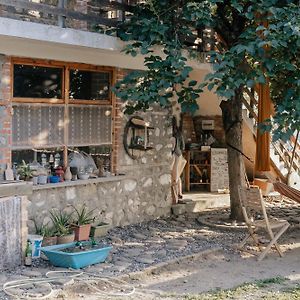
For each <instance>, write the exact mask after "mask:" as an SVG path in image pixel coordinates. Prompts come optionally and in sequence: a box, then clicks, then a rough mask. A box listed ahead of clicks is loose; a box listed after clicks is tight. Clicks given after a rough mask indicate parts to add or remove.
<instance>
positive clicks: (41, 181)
mask: <svg viewBox="0 0 300 300" xmlns="http://www.w3.org/2000/svg"><path fill="white" fill-rule="evenodd" d="M47 179H48V176H47V175H39V176H38V184H46V183H47Z"/></svg>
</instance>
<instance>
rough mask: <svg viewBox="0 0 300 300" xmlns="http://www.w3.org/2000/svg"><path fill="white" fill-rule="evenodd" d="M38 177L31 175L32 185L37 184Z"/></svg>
mask: <svg viewBox="0 0 300 300" xmlns="http://www.w3.org/2000/svg"><path fill="white" fill-rule="evenodd" d="M38 179H39V177H38V176H33V177H32V184H33V185H37V184H38Z"/></svg>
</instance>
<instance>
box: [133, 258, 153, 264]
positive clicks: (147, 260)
mask: <svg viewBox="0 0 300 300" xmlns="http://www.w3.org/2000/svg"><path fill="white" fill-rule="evenodd" d="M135 261H136V262H139V263H142V264H153V263H154V262H155V259H153V258H152V257H149V256H141V257H137V258H136V259H135Z"/></svg>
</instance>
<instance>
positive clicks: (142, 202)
mask: <svg viewBox="0 0 300 300" xmlns="http://www.w3.org/2000/svg"><path fill="white" fill-rule="evenodd" d="M139 116H142V117H144V119H145V120H147V121H149V122H150V123H151V125H152V126H153V127H155V129H154V130H153V131H152V133H150V141H151V143H152V146H153V147H154V149H153V150H151V151H147V152H145V155H144V156H142V157H141V158H140V159H138V160H132V159H131V158H130V157H129V156H128V155H127V154H126V153H125V150H124V147H123V145H122V143H121V141H122V138H123V136H122V135H123V128H124V125H125V124H126V121H127V120H126V119H127V118H125V117H124V118H123V119H122V120H119V121H120V128H119V130H118V132H119V135H118V137H117V138H116V139H117V140H118V149H117V151H116V152H117V153H118V155H117V157H118V162H117V166H116V168H117V171H118V172H120V173H124V174H125V176H123V177H122V176H117V177H111V178H106V180H111V181H104V182H101V179H95V180H87V181H84V184H79V183H80V182H78V181H77V183H76V185H73V186H72V183H70V184H65V185H64V184H57V185H54V187H51V188H50V186H38V187H35V188H34V191H33V194H32V196H31V197H30V199H29V207H28V212H29V219H30V221H29V230H30V231H31V232H32V231H33V229H34V223H33V220H34V219H35V220H36V221H38V222H39V223H40V222H42V221H44V223H47V222H49V221H50V218H49V210H51V209H60V210H62V209H66V210H71V209H72V207H71V205H75V206H80V205H82V204H86V205H87V206H88V207H89V208H90V209H92V208H95V214H96V215H97V216H98V219H99V220H101V221H106V222H109V223H110V224H111V225H112V226H119V225H127V224H133V223H138V222H141V221H144V220H150V219H154V218H158V217H160V216H165V215H169V214H170V207H171V202H172V200H171V193H170V181H171V175H170V162H171V159H172V157H171V147H172V145H171V143H170V138H171V135H172V130H171V126H170V125H171V122H170V120H169V117H168V115H167V113H166V112H161V111H157V112H151V113H147V114H139ZM99 181H100V182H99ZM82 183H83V182H82ZM52 186H53V185H52Z"/></svg>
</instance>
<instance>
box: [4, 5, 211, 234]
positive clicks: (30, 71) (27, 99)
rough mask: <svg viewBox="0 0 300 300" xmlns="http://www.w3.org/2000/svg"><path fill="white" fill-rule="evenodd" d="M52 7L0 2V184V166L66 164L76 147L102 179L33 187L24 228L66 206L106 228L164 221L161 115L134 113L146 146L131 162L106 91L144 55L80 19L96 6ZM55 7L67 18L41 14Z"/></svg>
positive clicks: (166, 178) (165, 118)
mask: <svg viewBox="0 0 300 300" xmlns="http://www.w3.org/2000/svg"><path fill="white" fill-rule="evenodd" d="M54 2H55V1H54ZM54 2H53V1H52V2H51V1H32V2H28V3H26V4H24V1H20V2H19V3H18V4H17V5H16V7H12V6H11V5H10V4H9V2H7V1H0V4H2V5H1V8H0V9H1V10H0V11H1V14H0V15H1V17H0V74H1V75H0V77H1V89H0V116H1V117H0V131H1V132H0V133H1V137H0V148H1V153H0V165H1V169H2V170H1V174H2V179H3V173H4V171H5V169H6V167H7V165H10V166H13V165H14V164H15V165H16V164H18V165H19V164H20V163H22V161H23V160H24V161H25V162H26V163H32V162H34V163H36V162H37V163H39V164H40V165H43V164H50V163H52V164H54V165H55V167H56V166H57V165H61V166H67V165H68V157H69V156H70V154H71V153H74V151H77V150H84V151H85V152H87V153H89V154H90V155H91V156H92V157H93V158H94V159H95V162H96V160H97V159H99V160H101V161H102V163H103V164H104V165H105V166H104V167H105V172H106V173H105V175H107V176H104V177H103V176H102V177H98V178H93V179H86V180H77V181H64V182H60V183H47V184H43V185H42V184H38V185H33V186H32V194H31V195H30V196H28V205H27V207H28V227H29V231H31V232H32V231H33V229H34V221H37V222H44V223H45V224H46V223H48V222H49V221H50V219H49V211H50V210H51V209H60V210H63V209H66V210H68V209H70V206H71V205H75V206H79V205H82V204H85V205H87V206H88V207H89V208H97V212H98V214H99V215H98V219H99V221H105V222H108V223H110V224H111V225H113V226H118V225H125V224H130V223H136V222H140V221H143V220H148V219H153V218H157V217H161V216H165V215H169V214H170V212H171V204H172V200H171V193H170V181H171V175H170V173H171V170H170V165H171V161H172V151H171V150H172V144H171V137H172V124H171V119H170V114H169V112H168V111H164V110H161V109H160V108H158V107H157V108H156V107H154V108H153V110H152V111H151V112H149V113H141V114H139V117H142V118H143V120H144V121H145V122H146V123H148V124H150V126H151V127H152V129H151V130H149V133H148V135H149V137H148V142H149V145H150V146H151V147H150V148H152V149H151V150H149V151H137V152H138V153H139V154H138V159H132V157H130V156H129V155H128V153H126V151H125V149H124V140H125V139H126V138H124V128H125V126H126V124H127V122H128V120H129V118H130V117H129V116H124V115H123V114H122V105H123V104H122V103H121V102H120V101H119V99H117V98H116V97H115V95H114V94H113V93H112V91H111V89H112V87H113V85H114V83H115V82H117V81H118V80H120V79H122V78H123V76H124V75H125V74H126V73H127V72H129V71H130V70H133V69H143V58H142V57H137V58H133V57H130V56H127V55H125V54H123V53H122V52H121V50H122V48H123V46H124V44H123V43H122V42H121V41H120V40H118V39H117V38H116V37H113V36H108V35H105V34H101V33H99V32H92V31H93V29H94V27H93V26H92V25H91V24H90V23H89V21H88V20H89V18H91V19H92V20H94V19H93V18H96V17H95V14H94V13H93V10H96V11H97V10H98V11H99V9H100V8H101V7H99V4H95V3H96V2H95V1H87V0H84V1H83V0H80V1H79V0H77V1H70V2H69V5H70V6H66V7H64V8H61V7H56V6H53V3H54ZM94 2H95V3H94ZM59 3H60V2H59ZM97 5H98V6H97ZM124 7H125V8H128V7H127V6H124ZM118 8H120V7H119V6H116V7H112V8H111V7H109V8H108V9H107V11H106V12H105V13H102V17H101V18H102V19H100V22H104V23H105V22H108V23H107V24H108V25H110V23H109V22H111V21H112V20H115V19H117V20H120V18H121V17H122V12H123V11H122V10H118ZM122 8H123V7H122ZM56 9H60V10H56ZM62 9H63V13H64V14H65V15H67V16H69V15H70V16H71V18H68V17H67V18H64V17H62V16H61V15H58V16H55V15H50V14H49V15H47V10H48V11H49V12H52V13H57V14H61V10H62ZM57 11H58V12H57ZM91 11H92V12H91ZM98 13H99V12H98ZM103 14H104V16H105V18H104V17H103ZM72 16H74V18H75V19H76V18H77V20H75V19H73V18H72ZM108 16H110V18H107V17H108ZM103 20H104V21H103ZM105 24H106V23H105ZM59 25H60V26H59ZM66 27H67V28H66ZM194 66H195V67H196V68H197V69H198V72H203V74H204V73H205V72H208V71H209V66H208V65H207V64H197V63H194ZM195 76H198V74H195ZM103 161H104V162H103Z"/></svg>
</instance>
